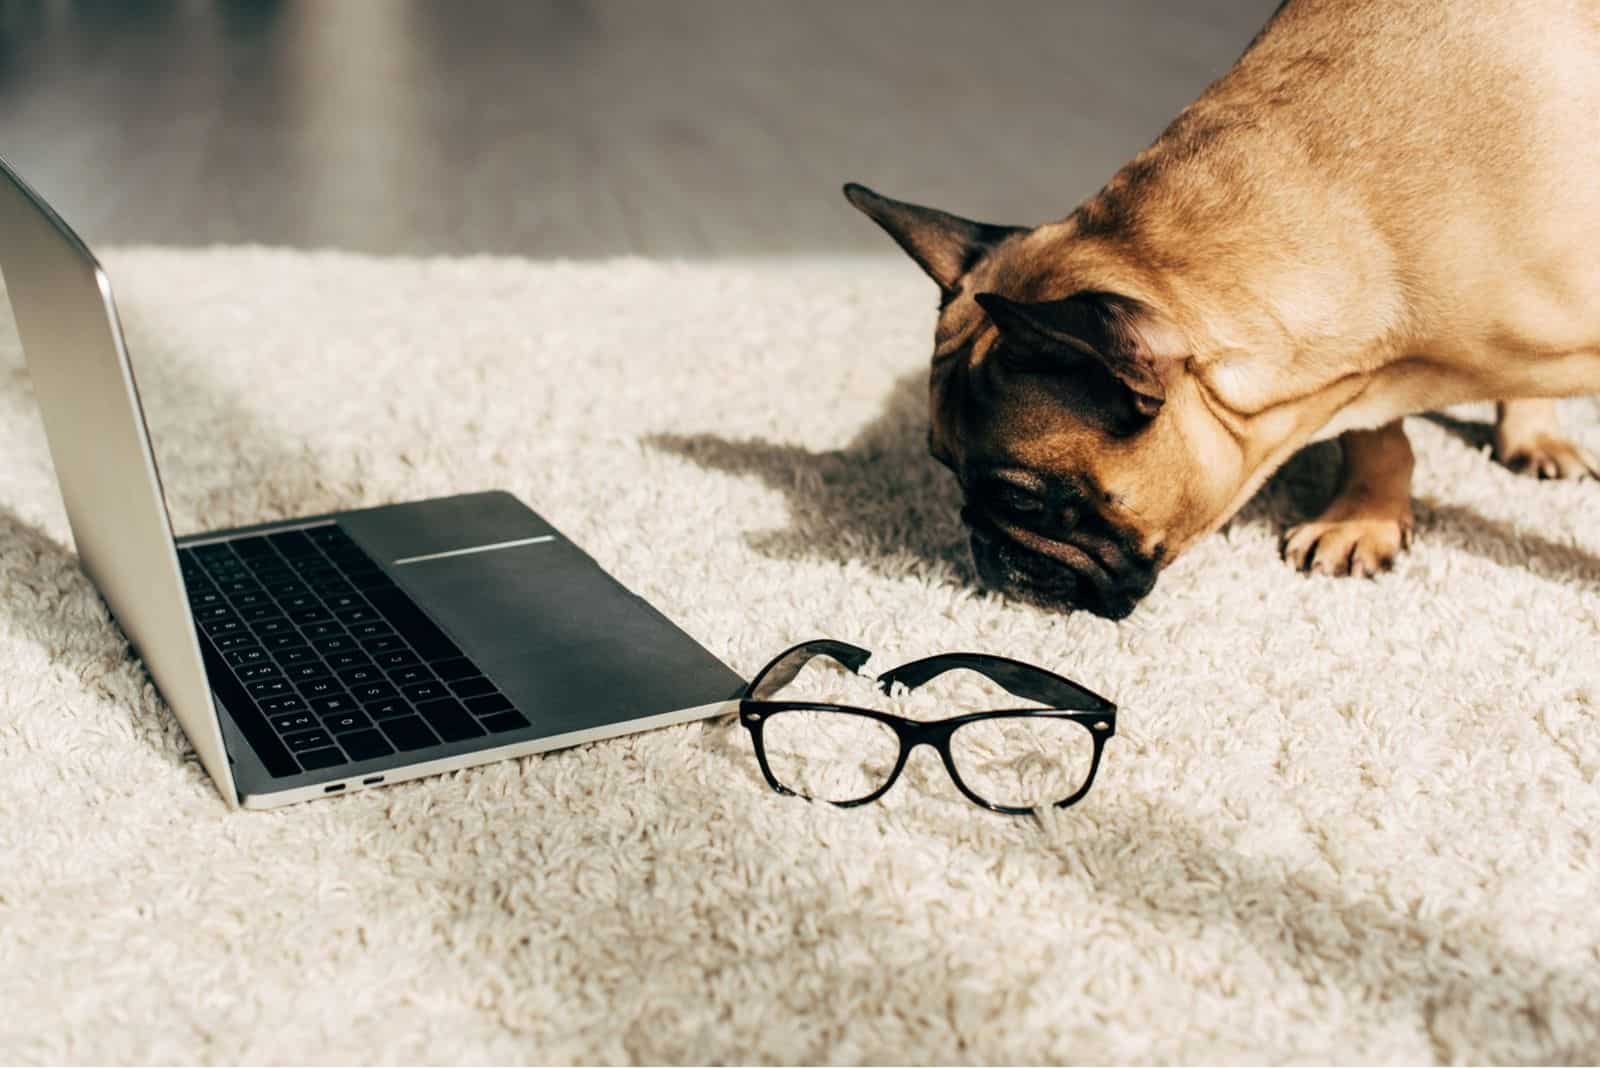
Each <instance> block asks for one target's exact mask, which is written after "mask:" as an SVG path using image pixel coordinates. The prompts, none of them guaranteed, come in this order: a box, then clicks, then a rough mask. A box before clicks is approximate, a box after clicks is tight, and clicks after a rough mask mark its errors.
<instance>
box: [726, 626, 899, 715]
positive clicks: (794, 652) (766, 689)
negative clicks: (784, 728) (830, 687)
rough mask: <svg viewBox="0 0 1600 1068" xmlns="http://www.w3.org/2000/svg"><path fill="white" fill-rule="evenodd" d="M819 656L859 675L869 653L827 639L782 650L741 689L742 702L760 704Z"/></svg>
mask: <svg viewBox="0 0 1600 1068" xmlns="http://www.w3.org/2000/svg"><path fill="white" fill-rule="evenodd" d="M819 656H825V657H827V658H828V659H830V660H835V661H838V662H839V663H840V664H843V665H844V666H845V667H847V668H849V669H850V671H851V672H853V673H854V672H859V671H860V670H861V665H863V664H865V663H866V662H867V661H868V660H871V659H872V652H871V651H870V650H868V649H863V648H861V647H860V646H858V645H851V644H849V643H848V642H839V641H834V640H833V639H831V638H813V639H812V640H811V641H808V642H801V643H800V644H799V645H796V646H793V647H792V648H789V649H785V650H784V651H783V652H781V653H779V654H778V655H777V656H775V657H773V658H772V660H771V662H770V663H768V664H767V666H766V667H764V668H762V669H761V671H760V673H759V674H757V675H756V677H755V678H753V679H751V680H750V685H749V686H748V687H746V688H745V699H746V700H761V699H762V698H765V697H767V696H769V695H771V694H774V693H776V692H778V691H779V690H781V689H783V688H784V687H785V686H787V685H789V683H791V682H793V681H794V678H795V676H796V675H798V674H800V670H801V669H802V668H804V667H805V666H806V665H807V664H809V663H810V662H811V661H812V660H814V659H816V658H817V657H819Z"/></svg>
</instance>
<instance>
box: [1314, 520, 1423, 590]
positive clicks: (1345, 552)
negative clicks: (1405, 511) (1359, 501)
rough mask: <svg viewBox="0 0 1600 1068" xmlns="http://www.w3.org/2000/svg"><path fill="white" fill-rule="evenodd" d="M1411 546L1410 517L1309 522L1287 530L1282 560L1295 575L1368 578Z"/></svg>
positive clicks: (1387, 565)
mask: <svg viewBox="0 0 1600 1068" xmlns="http://www.w3.org/2000/svg"><path fill="white" fill-rule="evenodd" d="M1410 546H1411V517H1410V516H1409V515H1407V516H1404V517H1400V518H1361V519H1334V520H1322V519H1318V520H1313V521H1312V522H1310V523H1301V524H1300V525H1299V526H1297V527H1290V528H1289V530H1288V531H1287V532H1286V533H1285V534H1284V536H1283V558H1284V559H1285V560H1287V561H1288V562H1289V563H1290V564H1291V565H1293V567H1294V568H1295V570H1297V571H1313V572H1317V573H1318V574H1323V575H1356V576H1360V577H1362V578H1372V577H1373V576H1375V575H1377V574H1378V573H1379V572H1380V571H1388V570H1389V569H1390V568H1392V567H1394V562H1395V558H1396V557H1398V556H1399V555H1400V552H1401V550H1403V549H1408V548H1410Z"/></svg>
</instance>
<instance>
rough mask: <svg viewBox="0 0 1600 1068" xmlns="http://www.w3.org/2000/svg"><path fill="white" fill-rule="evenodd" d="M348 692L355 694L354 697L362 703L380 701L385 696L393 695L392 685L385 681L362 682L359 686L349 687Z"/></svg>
mask: <svg viewBox="0 0 1600 1068" xmlns="http://www.w3.org/2000/svg"><path fill="white" fill-rule="evenodd" d="M350 692H351V693H353V694H355V695H356V699H357V700H358V701H360V702H361V703H362V704H370V703H371V702H373V701H382V700H383V699H384V698H386V697H393V696H394V695H395V692H394V687H393V686H390V685H389V684H388V683H387V682H368V683H363V684H362V685H360V686H352V687H350Z"/></svg>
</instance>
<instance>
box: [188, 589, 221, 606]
mask: <svg viewBox="0 0 1600 1068" xmlns="http://www.w3.org/2000/svg"><path fill="white" fill-rule="evenodd" d="M221 603H222V594H220V593H218V592H217V591H216V590H200V591H198V592H196V591H195V589H194V588H193V587H190V588H189V607H190V608H205V607H207V606H208V605H214V604H221Z"/></svg>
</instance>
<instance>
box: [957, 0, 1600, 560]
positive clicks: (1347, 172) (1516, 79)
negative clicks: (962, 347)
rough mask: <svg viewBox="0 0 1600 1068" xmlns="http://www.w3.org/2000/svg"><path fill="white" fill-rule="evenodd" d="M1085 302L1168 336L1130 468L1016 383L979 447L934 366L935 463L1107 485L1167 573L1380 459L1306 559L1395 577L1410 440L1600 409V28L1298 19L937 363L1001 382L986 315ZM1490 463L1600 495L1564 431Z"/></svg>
mask: <svg viewBox="0 0 1600 1068" xmlns="http://www.w3.org/2000/svg"><path fill="white" fill-rule="evenodd" d="M1084 290H1100V291H1109V292H1113V293H1117V294H1123V295H1127V296H1129V297H1133V298H1137V299H1139V300H1141V301H1144V302H1146V303H1147V304H1149V305H1150V306H1151V307H1152V308H1154V309H1156V310H1157V311H1158V312H1159V322H1160V324H1161V325H1160V327H1159V332H1160V334H1161V337H1160V339H1159V341H1158V343H1157V347H1166V348H1171V349H1174V350H1176V351H1175V352H1174V353H1173V354H1172V355H1173V365H1172V366H1173V368H1174V370H1173V371H1172V372H1171V373H1172V378H1171V381H1170V383H1169V386H1168V397H1167V401H1166V404H1165V407H1164V410H1163V411H1162V412H1161V414H1160V416H1159V417H1158V418H1157V419H1156V420H1155V421H1154V422H1153V423H1152V424H1151V426H1150V427H1149V428H1148V429H1147V430H1145V431H1144V432H1143V433H1141V434H1139V435H1135V436H1133V437H1131V438H1128V439H1126V440H1114V439H1111V438H1109V437H1108V436H1107V435H1105V434H1104V433H1101V432H1099V431H1096V430H1094V429H1092V428H1089V427H1087V426H1086V425H1085V424H1084V422H1083V421H1082V420H1081V419H1079V418H1076V417H1075V416H1074V414H1073V413H1072V412H1071V411H1070V410H1064V409H1062V408H1061V406H1060V405H1059V404H1058V405H1057V406H1056V407H1055V409H1054V411H1053V413H1052V411H1051V407H1050V404H1049V403H1048V400H1047V399H1046V398H1044V397H1041V396H1038V395H1034V396H1031V397H1029V396H1022V395H1016V391H1021V393H1022V394H1026V393H1027V392H1028V391H1029V390H1035V391H1036V390H1037V386H1036V385H1028V384H1024V383H1022V382H1021V381H1020V380H1018V381H1015V382H1012V383H1010V384H1009V385H1007V384H1004V383H1002V384H1000V385H998V386H993V388H992V389H991V397H990V398H989V399H988V400H987V401H986V403H990V404H993V405H995V406H996V414H995V416H994V418H991V419H988V420H981V421H979V422H980V423H981V424H982V425H981V426H978V427H976V428H975V427H974V426H971V425H968V426H964V427H958V426H957V425H955V423H954V422H953V421H952V420H951V413H952V412H953V411H955V410H956V409H957V408H958V407H959V405H957V404H956V403H954V402H953V401H951V400H950V399H949V398H948V397H946V396H944V394H945V393H946V392H947V391H951V390H955V391H960V390H961V389H962V388H963V378H962V376H960V375H956V374H954V373H953V370H952V369H950V368H945V369H943V371H941V368H940V367H939V366H938V365H937V363H936V367H935V372H934V381H933V387H934V388H933V392H934V409H933V414H934V422H935V431H934V439H935V442H936V444H937V443H941V442H942V443H943V445H944V448H945V450H946V452H947V454H949V456H948V457H947V458H948V459H953V460H955V461H956V463H955V466H957V467H958V469H959V465H960V461H961V460H962V458H963V457H962V450H963V449H970V448H979V449H982V450H985V455H986V456H988V457H990V458H994V457H997V456H999V457H1003V458H1004V459H1006V460H1007V461H1009V462H1014V463H1017V464H1019V465H1021V466H1024V467H1026V468H1028V469H1031V470H1036V471H1042V472H1062V473H1073V474H1079V475H1087V476H1088V477H1090V478H1092V480H1093V481H1094V482H1095V483H1096V484H1097V485H1099V486H1101V487H1103V488H1104V489H1105V491H1106V492H1107V495H1108V497H1110V498H1112V499H1113V500H1114V502H1115V503H1114V504H1112V505H1110V506H1109V507H1110V511H1108V515H1114V516H1115V517H1116V519H1117V521H1118V522H1119V523H1121V524H1123V525H1124V526H1127V527H1130V528H1132V529H1134V530H1136V531H1138V533H1139V535H1140V537H1141V539H1142V544H1143V545H1144V547H1145V548H1146V549H1147V550H1151V551H1154V550H1156V549H1157V548H1158V547H1160V549H1161V551H1162V554H1163V556H1162V558H1163V560H1164V561H1166V562H1170V560H1171V559H1172V558H1173V557H1174V556H1176V555H1177V553H1178V552H1180V551H1182V549H1183V548H1184V547H1185V546H1187V545H1189V544H1191V543H1192V542H1193V541H1194V540H1195V539H1197V538H1199V537H1201V536H1203V535H1204V534H1206V533H1207V532H1209V531H1211V530H1214V529H1215V528H1216V527H1218V526H1219V525H1221V524H1222V523H1223V522H1224V521H1226V520H1227V519H1228V518H1229V517H1230V516H1231V515H1232V514H1233V513H1234V512H1235V511H1236V510H1237V509H1238V508H1239V507H1240V506H1241V505H1243V503H1244V502H1245V501H1246V500H1248V498H1249V497H1250V495H1251V494H1253V493H1254V492H1255V490H1256V489H1257V487H1259V486H1260V484H1261V483H1262V481H1263V480H1265V478H1266V477H1267V476H1268V475H1269V474H1270V473H1271V472H1272V471H1273V470H1274V469H1275V468H1276V467H1277V466H1278V465H1279V464H1281V463H1282V462H1283V461H1284V460H1285V459H1287V458H1288V457H1289V456H1290V455H1291V454H1292V453H1293V452H1294V451H1295V450H1297V449H1299V448H1300V447H1301V446H1303V445H1304V444H1306V443H1307V442H1309V441H1312V440H1315V439H1317V438H1320V437H1330V436H1333V435H1335V434H1342V433H1346V432H1350V431H1379V433H1378V435H1377V436H1376V437H1368V438H1365V439H1364V438H1361V437H1356V436H1347V437H1346V438H1345V439H1344V442H1345V446H1346V451H1347V479H1346V485H1347V487H1348V486H1349V485H1357V484H1359V485H1370V484H1372V483H1374V482H1375V481H1378V482H1385V483H1386V489H1385V492H1384V493H1382V494H1379V495H1377V496H1376V497H1374V496H1371V495H1368V496H1367V497H1366V498H1362V497H1361V495H1360V494H1352V493H1350V492H1344V493H1341V494H1340V495H1339V497H1338V499H1336V500H1335V502H1333V504H1332V505H1330V508H1329V511H1328V512H1327V513H1326V514H1325V515H1324V516H1322V517H1320V518H1319V519H1318V520H1317V521H1316V522H1317V523H1318V524H1321V527H1320V535H1321V536H1320V537H1319V538H1318V539H1313V540H1312V541H1311V542H1310V544H1309V545H1307V543H1306V542H1307V538H1309V535H1307V534H1304V533H1303V532H1300V531H1296V532H1291V537H1290V541H1291V543H1292V546H1293V551H1291V552H1290V555H1291V558H1292V559H1293V558H1295V557H1296V555H1298V556H1299V559H1297V560H1296V562H1298V563H1303V564H1305V565H1306V566H1319V567H1321V568H1322V569H1327V570H1335V571H1338V570H1340V568H1338V567H1337V566H1335V565H1336V563H1337V561H1336V559H1335V558H1338V559H1342V560H1343V561H1344V563H1345V565H1346V566H1345V567H1344V568H1343V569H1342V570H1343V571H1346V572H1348V571H1350V570H1352V565H1351V562H1352V561H1355V562H1356V563H1360V562H1361V561H1364V560H1368V559H1370V560H1371V561H1373V562H1374V566H1378V565H1381V564H1383V563H1386V562H1387V561H1388V560H1389V559H1392V556H1393V552H1394V551H1397V550H1398V548H1399V547H1400V545H1401V544H1403V542H1404V541H1405V540H1406V539H1405V537H1404V535H1403V529H1409V521H1410V520H1409V507H1408V506H1407V507H1405V509H1404V515H1403V517H1402V515H1401V514H1400V513H1401V510H1402V509H1401V507H1400V504H1401V503H1404V502H1400V503H1397V501H1396V499H1395V498H1396V495H1397V492H1398V491H1403V490H1404V488H1405V484H1406V482H1407V481H1408V480H1409V457H1410V450H1409V447H1404V432H1403V430H1401V429H1400V426H1399V423H1398V422H1397V420H1398V419H1399V418H1400V417H1402V416H1404V415H1407V414H1410V413H1415V412H1420V411H1424V410H1427V409H1432V408H1437V407H1440V406H1443V405H1448V404H1454V403H1458V402H1465V401H1476V400H1500V401H1515V400H1518V399H1520V398H1548V397H1558V396H1563V395H1572V394H1577V393H1588V392H1600V3H1595V2H1582V3H1580V2H1575V0H1290V2H1289V3H1286V4H1285V5H1284V6H1283V8H1281V9H1280V11H1279V12H1278V14H1276V15H1275V16H1274V17H1273V19H1272V20H1271V21H1270V23H1269V24H1268V26H1267V28H1266V29H1265V30H1263V31H1262V33H1261V34H1260V35H1259V36H1258V37H1257V39H1256V41H1255V42H1254V43H1253V44H1252V45H1251V47H1250V48H1249V49H1248V50H1247V51H1246V53H1245V54H1244V56H1243V57H1241V59H1240V60H1239V62H1238V63H1237V65H1236V66H1235V67H1234V68H1233V69H1232V70H1231V71H1230V72H1229V73H1228V74H1227V75H1225V76H1224V77H1223V78H1221V79H1220V80H1219V81H1217V82H1216V83H1215V84H1214V85H1212V86H1211V87H1210V88H1209V89H1208V90H1207V91H1206V93H1205V94H1204V95H1203V96H1201V97H1200V99H1199V100H1197V101H1196V102H1195V103H1194V104H1192V105H1190V106H1189V107H1188V108H1186V109H1185V110H1184V111H1183V112H1182V113H1181V114H1180V115H1179V116H1178V118H1177V119H1176V120H1175V121H1174V122H1173V123H1172V124H1171V126H1170V127H1169V128H1168V129H1167V131H1166V132H1165V133H1164V134H1163V135H1162V136H1161V138H1160V139H1159V140H1157V141H1156V142H1155V144H1153V145H1152V146H1151V147H1150V148H1149V149H1147V150H1146V151H1145V152H1143V153H1141V154H1140V155H1139V156H1138V157H1136V158H1135V159H1134V160H1133V161H1132V162H1130V163H1129V164H1128V165H1127V166H1126V167H1124V168H1123V169H1122V171H1120V172H1119V173H1118V174H1117V175H1116V176H1115V177H1114V178H1113V179H1112V180H1111V181H1110V182H1109V183H1108V184H1107V185H1106V187H1105V188H1104V189H1103V190H1102V191H1100V192H1099V193H1098V194H1096V195H1095V196H1093V197H1091V198H1089V199H1088V200H1087V201H1085V202H1084V203H1083V204H1082V205H1081V206H1080V207H1079V208H1078V209H1077V210H1076V211H1075V212H1074V213H1073V214H1072V215H1071V216H1070V217H1068V218H1066V219H1064V220H1062V221H1061V222H1058V223H1052V224H1048V225H1045V226H1041V227H1039V228H1037V229H1034V230H1031V231H1026V232H1020V233H1017V234H1016V235H1014V236H1011V237H1009V238H1007V239H1006V240H1005V241H1003V242H1001V243H999V244H997V245H996V246H995V247H994V248H993V250H992V252H990V253H989V254H988V255H987V256H985V257H984V258H982V259H981V260H979V261H978V262H976V263H975V264H973V265H972V267H971V269H970V271H968V272H967V273H966V274H965V275H963V276H962V277H960V278H959V279H958V280H957V281H956V282H955V283H954V284H953V285H952V286H951V287H950V292H949V295H948V299H947V304H946V307H945V310H944V313H943V316H942V318H941V323H940V328H939V337H940V339H941V340H940V344H941V345H942V346H944V347H946V348H948V347H950V344H951V342H952V341H953V340H955V339H959V338H966V339H967V340H968V341H969V342H971V344H970V347H969V351H970V359H971V360H972V361H974V362H981V361H982V360H983V359H984V358H985V353H986V352H987V351H988V349H989V348H990V347H992V338H990V339H986V337H985V335H986V333H987V334H988V335H992V334H993V328H992V327H990V326H988V325H987V324H986V323H985V321H984V316H983V312H982V310H981V309H979V308H978V307H977V306H976V305H975V304H974V302H973V299H972V298H973V297H974V296H975V295H977V294H978V293H982V292H987V291H994V292H998V293H1000V294H1003V295H1005V296H1007V297H1010V298H1012V299H1014V300H1031V301H1046V300H1055V299H1059V298H1062V297H1065V296H1067V295H1070V294H1073V293H1077V292H1080V291H1084ZM1529 405H1531V406H1529ZM1519 413H1520V415H1519ZM971 422H972V420H970V419H969V420H968V423H971ZM1380 428H1382V429H1381V430H1380ZM963 436H965V437H966V438H968V439H971V440H967V441H962V440H960V439H961V438H962V437H963ZM1497 444H1498V445H1499V449H1498V450H1497V452H1498V455H1499V456H1500V457H1501V458H1502V459H1503V460H1505V461H1506V462H1521V463H1522V464H1524V465H1526V466H1528V467H1529V469H1530V470H1533V471H1534V472H1536V473H1542V474H1549V475H1576V474H1580V473H1584V472H1586V471H1593V470H1594V467H1593V462H1592V461H1590V460H1588V459H1587V458H1585V457H1582V456H1581V454H1578V453H1577V452H1576V450H1574V449H1572V447H1571V446H1570V444H1568V443H1566V442H1565V441H1564V439H1561V438H1560V436H1559V431H1558V430H1557V428H1556V426H1555V424H1554V409H1553V407H1552V406H1550V405H1548V404H1544V403H1543V402H1528V403H1526V404H1524V405H1522V406H1520V407H1519V406H1518V405H1516V404H1512V405H1508V406H1506V408H1505V409H1504V410H1503V412H1502V421H1501V435H1500V440H1499V441H1498V442H1497ZM1402 457H1403V459H1404V462H1403V463H1402V462H1401V458H1402ZM1518 457H1521V458H1522V459H1521V460H1520V461H1519V460H1518V459H1517V458H1518ZM1387 468H1396V469H1397V470H1398V469H1402V468H1403V470H1404V475H1405V478H1404V479H1400V478H1398V476H1392V477H1385V476H1384V474H1383V472H1384V471H1385V470H1386V469H1387ZM1397 487H1398V491H1397ZM1401 495H1402V496H1403V493H1402V494H1401ZM1380 498H1381V503H1380V504H1374V503H1373V502H1374V501H1378V500H1380ZM1363 500H1365V504H1363ZM1346 524H1355V525H1357V526H1356V527H1351V528H1349V529H1344V525H1346ZM1362 524H1365V526H1361V525H1362ZM1357 527H1360V529H1357ZM1363 531H1365V533H1363ZM1375 531H1376V533H1375ZM1297 535H1298V537H1297ZM1329 535H1332V536H1331V537H1330V536H1329ZM1319 541H1326V547H1325V549H1323V550H1319V548H1318V542H1319ZM1319 555H1327V556H1328V558H1329V559H1328V562H1327V563H1325V564H1321V565H1319V564H1318V559H1319ZM1354 570H1356V571H1357V573H1361V572H1364V571H1368V570H1371V569H1370V568H1367V567H1365V566H1361V567H1355V568H1354Z"/></svg>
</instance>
